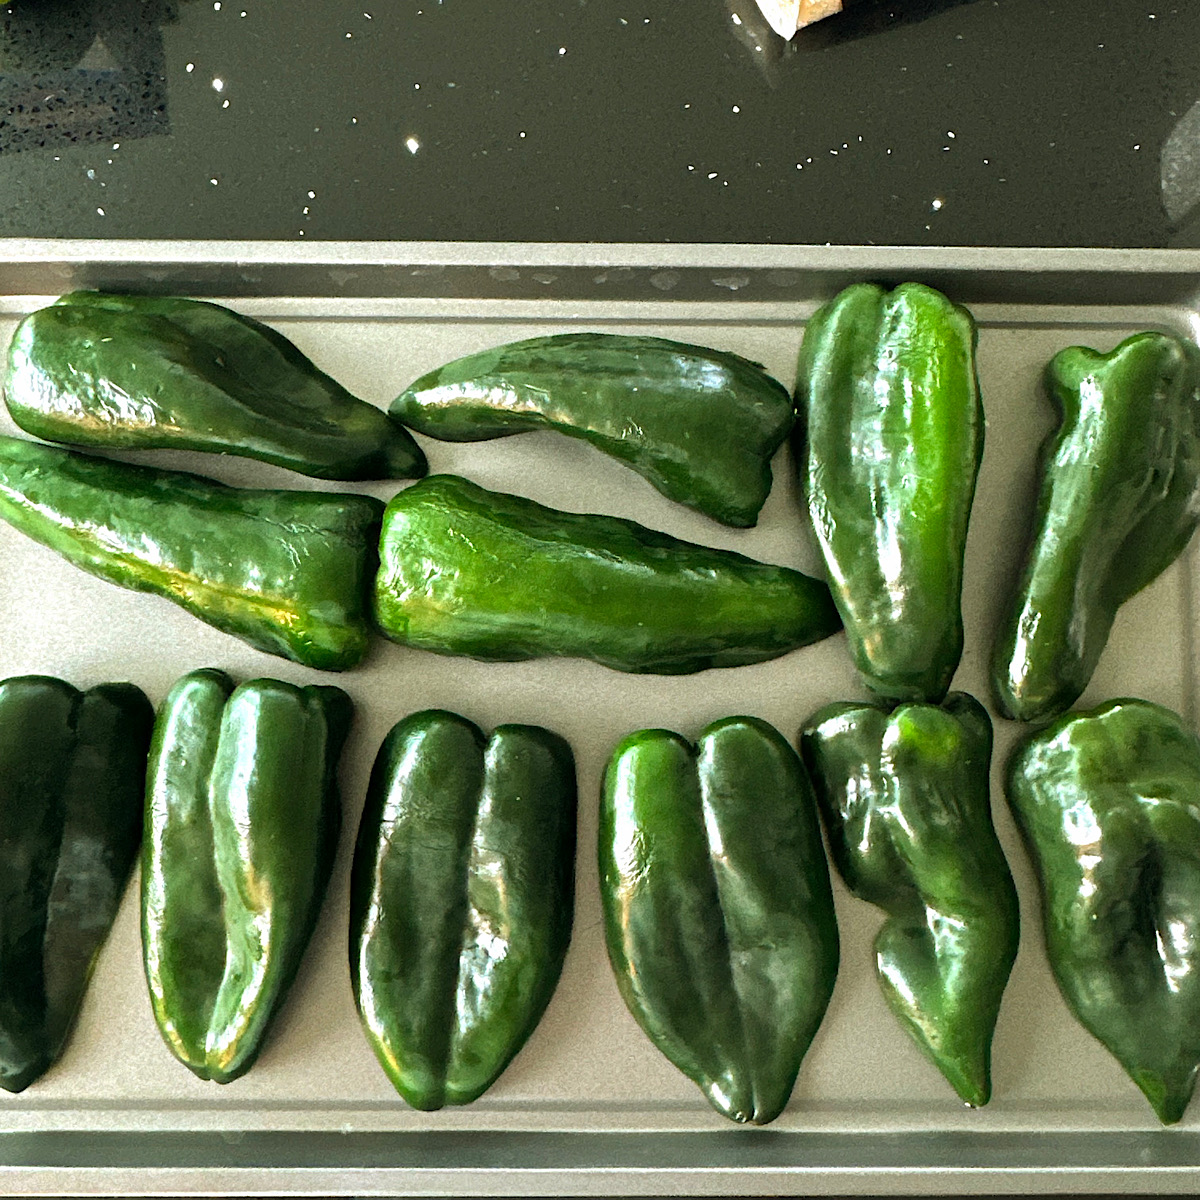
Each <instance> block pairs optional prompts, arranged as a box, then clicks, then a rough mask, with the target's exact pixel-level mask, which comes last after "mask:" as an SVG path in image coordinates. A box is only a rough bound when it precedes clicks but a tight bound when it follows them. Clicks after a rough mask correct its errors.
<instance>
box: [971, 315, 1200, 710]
mask: <svg viewBox="0 0 1200 1200" xmlns="http://www.w3.org/2000/svg"><path fill="white" fill-rule="evenodd" d="M1046 386H1047V389H1048V391H1049V393H1050V397H1051V399H1052V400H1053V401H1054V404H1055V407H1056V409H1057V410H1058V414H1059V417H1060V424H1059V427H1058V429H1057V430H1056V431H1055V432H1054V433H1053V434H1051V436H1050V438H1049V439H1048V441H1047V442H1046V444H1045V445H1044V446H1043V447H1042V485H1041V493H1040V495H1039V497H1038V504H1037V513H1036V516H1035V518H1034V526H1033V533H1032V540H1031V544H1030V548H1029V552H1028V556H1027V559H1026V562H1025V567H1024V570H1023V572H1022V575H1021V581H1020V583H1019V585H1018V587H1017V590H1016V595H1015V597H1014V599H1013V602H1012V606H1011V609H1010V611H1009V613H1008V616H1007V618H1006V620H1005V622H1004V624H1003V626H1002V627H1001V631H1000V635H999V638H998V640H997V643H996V650H995V656H994V661H993V680H994V683H995V689H996V696H997V700H998V702H999V704H1000V708H1001V709H1002V711H1003V712H1004V713H1005V715H1006V716H1010V717H1014V718H1016V719H1018V720H1021V721H1035V720H1039V719H1042V718H1045V717H1052V716H1054V715H1055V714H1057V713H1060V712H1063V711H1064V710H1066V709H1067V708H1069V707H1070V706H1071V705H1072V704H1073V703H1074V702H1075V700H1077V699H1078V698H1079V696H1080V695H1082V693H1083V690H1084V688H1086V687H1087V685H1088V681H1089V680H1090V679H1091V677H1092V672H1093V671H1094V670H1095V669H1096V663H1097V662H1098V661H1099V659H1100V655H1101V653H1102V651H1103V650H1104V646H1105V644H1106V643H1107V641H1108V635H1109V631H1110V630H1111V629H1112V623H1113V619H1114V618H1115V617H1116V614H1117V609H1119V608H1120V607H1121V605H1122V604H1124V603H1125V601H1126V600H1128V599H1129V597H1130V596H1132V595H1133V594H1134V593H1135V592H1139V591H1141V589H1142V588H1144V587H1145V586H1146V585H1147V584H1148V583H1150V582H1151V581H1152V580H1153V579H1155V578H1156V577H1157V576H1158V575H1160V574H1161V573H1162V572H1163V571H1164V570H1166V568H1167V567H1168V566H1170V565H1171V563H1173V562H1174V561H1175V559H1176V558H1177V557H1178V556H1179V554H1180V552H1181V551H1182V550H1183V548H1184V546H1186V545H1187V543H1188V541H1189V539H1190V538H1191V536H1192V533H1193V531H1194V530H1195V528H1196V523H1197V521H1198V520H1200V354H1198V353H1197V350H1196V347H1195V346H1192V345H1190V344H1189V343H1185V342H1183V341H1181V340H1180V339H1179V338H1175V337H1169V336H1168V335H1166V334H1162V333H1139V334H1136V335H1134V336H1133V337H1131V338H1128V339H1127V340H1126V341H1124V342H1122V343H1121V344H1120V345H1119V346H1118V347H1117V348H1116V349H1115V350H1114V351H1112V353H1111V354H1098V353H1097V352H1096V351H1095V350H1088V349H1085V348H1084V347H1082V346H1072V347H1070V348H1069V349H1067V350H1063V351H1062V352H1061V353H1059V354H1057V355H1055V356H1054V358H1053V359H1052V360H1051V361H1050V364H1049V366H1048V367H1047V369H1046Z"/></svg>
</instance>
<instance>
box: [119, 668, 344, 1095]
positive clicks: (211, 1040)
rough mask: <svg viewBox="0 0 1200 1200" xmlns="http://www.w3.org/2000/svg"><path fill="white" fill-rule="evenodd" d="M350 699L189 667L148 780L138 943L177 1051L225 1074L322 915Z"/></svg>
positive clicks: (191, 1063) (232, 1074)
mask: <svg viewBox="0 0 1200 1200" xmlns="http://www.w3.org/2000/svg"><path fill="white" fill-rule="evenodd" d="M350 718H351V704H350V699H349V697H348V696H347V695H346V693H345V692H343V691H341V689H339V688H333V687H304V688H298V687H294V686H293V685H291V684H289V683H282V682H280V681H279V680H276V679H256V680H252V681H250V682H248V683H244V684H242V685H241V686H240V687H237V688H235V687H234V685H233V680H231V679H230V678H229V676H227V675H225V674H224V673H223V672H221V671H215V670H200V671H194V672H192V673H191V674H190V675H185V676H184V677H183V678H182V679H180V680H179V681H178V682H177V683H176V684H175V686H174V687H173V688H172V689H171V692H170V694H169V695H168V696H167V699H166V700H165V701H164V702H163V705H162V707H161V709H160V710H159V713H158V717H157V720H156V722H155V726H154V739H153V743H152V745H151V749H150V766H149V771H148V774H147V781H146V809H145V839H144V843H143V847H142V950H143V957H144V963H145V970H146V982H147V984H148V985H149V989H150V1003H151V1007H152V1008H153V1010H154V1019H155V1021H156V1022H157V1023H158V1028H159V1032H161V1034H162V1036H163V1040H164V1041H165V1042H166V1043H167V1045H168V1047H169V1048H170V1050H171V1053H172V1054H174V1055H175V1057H176V1058H178V1059H179V1061H180V1062H182V1063H183V1064H184V1065H185V1066H186V1067H188V1068H189V1069H190V1070H192V1071H193V1072H194V1073H195V1074H196V1075H198V1076H199V1077H200V1078H201V1079H211V1080H214V1081H215V1082H217V1083H228V1082H230V1080H233V1079H236V1078H237V1077H238V1076H239V1075H242V1074H244V1073H245V1072H246V1071H248V1070H249V1069H250V1067H251V1066H252V1065H253V1063H254V1060H255V1058H257V1056H258V1053H259V1051H260V1049H261V1048H262V1044H263V1040H264V1038H265V1037H266V1034H267V1030H268V1027H269V1025H270V1023H271V1021H272V1019H273V1017H274V1016H275V1013H276V1012H277V1011H278V1009H279V1006H280V1005H281V1004H282V1002H283V999H284V997H285V996H286V995H287V991H288V988H289V987H290V986H291V983H292V980H293V978H294V977H295V974H296V970H297V968H298V967H299V965H300V960H301V957H302V956H303V954H304V950H305V947H306V946H307V945H308V939H309V936H310V935H311V933H312V930H313V926H314V925H315V924H316V921H317V915H318V913H319V912H320V909H321V901H322V899H323V898H324V895H325V887H326V884H327V883H328V881H329V873H330V870H331V869H332V867H333V858H334V853H335V851H336V849H337V840H338V830H339V828H340V825H341V802H340V800H339V797H338V790H337V764H338V759H339V757H340V756H341V751H342V745H343V743H344V742H345V739H346V734H347V731H348V730H349V727H350Z"/></svg>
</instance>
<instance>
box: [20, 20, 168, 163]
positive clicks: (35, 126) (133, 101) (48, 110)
mask: <svg viewBox="0 0 1200 1200" xmlns="http://www.w3.org/2000/svg"><path fill="white" fill-rule="evenodd" d="M180 2H182V3H187V2H188V0H180ZM177 10H178V4H177V3H176V2H175V0H44V2H42V3H37V4H32V3H23V4H22V3H13V4H11V5H9V7H8V8H7V10H6V11H5V13H4V14H3V17H2V19H0V154H12V153H17V152H20V151H23V150H44V149H48V148H60V147H65V146H71V145H78V144H81V143H88V142H105V141H111V140H113V139H124V140H131V139H133V138H140V137H147V136H149V135H150V134H155V133H166V132H168V130H169V128H170V126H169V121H168V117H167V91H166V74H165V64H164V57H163V41H162V26H163V25H164V24H166V23H168V22H170V21H174V20H175V19H176V18H177V15H178V12H177Z"/></svg>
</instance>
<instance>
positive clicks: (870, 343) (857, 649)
mask: <svg viewBox="0 0 1200 1200" xmlns="http://www.w3.org/2000/svg"><path fill="white" fill-rule="evenodd" d="M976 340H977V334H976V329H975V322H974V320H973V319H972V318H971V314H970V313H969V312H967V310H966V309H965V308H960V307H959V306H958V305H956V304H951V303H950V301H949V300H947V299H946V297H945V296H943V295H942V294H941V293H940V292H935V291H934V290H933V289H932V288H928V287H925V286H924V285H922V284H919V283H906V284H902V285H901V286H900V287H898V288H896V290H895V291H893V292H886V291H884V289H883V288H880V287H877V286H876V285H874V284H869V283H859V284H855V285H853V286H852V287H848V288H847V289H846V290H845V291H844V292H842V293H840V294H839V295H838V296H837V297H836V298H835V299H834V300H832V301H831V302H830V303H829V304H827V305H825V307H824V308H822V309H821V310H820V311H819V312H817V313H816V315H815V316H813V317H812V319H811V320H810V321H809V322H808V325H807V326H806V328H805V330H804V343H803V346H802V347H801V350H800V367H799V374H798V376H797V382H796V402H797V407H798V408H799V410H800V415H801V421H800V423H799V424H798V425H797V446H796V459H797V462H798V463H799V464H801V472H802V476H803V482H804V488H805V493H806V495H807V498H808V510H809V514H810V515H811V517H812V523H813V528H814V529H815V530H816V534H817V540H818V541H819V542H820V545H821V551H822V553H823V554H824V556H825V565H826V568H827V569H828V572H829V578H830V582H831V586H832V588H833V595H834V599H835V600H836V601H837V605H838V610H839V611H840V612H841V614H842V620H843V621H844V622H845V624H846V634H847V637H848V639H849V644H850V652H851V654H852V656H853V658H854V663H855V665H856V666H857V667H858V669H859V671H860V672H861V673H862V676H863V679H864V681H865V682H866V684H867V686H868V687H869V688H870V689H871V690H872V691H873V692H875V693H877V694H878V695H880V696H882V697H885V698H886V699H889V700H930V701H937V700H940V699H941V698H942V697H943V696H944V695H945V694H946V689H947V688H948V687H949V686H950V681H951V679H952V678H953V676H954V671H955V668H956V667H957V666H958V661H959V658H960V657H961V656H962V648H963V625H962V604H961V597H962V574H963V555H964V553H965V551H966V544H967V523H968V520H969V518H970V515H971V502H972V500H973V498H974V495H975V477H976V475H977V473H978V471H979V462H980V459H981V457H982V455H983V408H982V406H981V404H980V401H979V385H978V382H977V380H976V375H975V343H976ZM801 440H803V442H804V444H803V445H802V444H801Z"/></svg>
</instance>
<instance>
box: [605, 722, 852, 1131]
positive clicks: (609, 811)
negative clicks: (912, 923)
mask: <svg viewBox="0 0 1200 1200" xmlns="http://www.w3.org/2000/svg"><path fill="white" fill-rule="evenodd" d="M599 848H600V889H601V897H602V900H603V903H604V925H605V934H606V937H607V941H608V955H609V959H610V960H611V962H612V967H613V971H614V972H615V973H616V978H617V986H618V987H619V988H620V991H621V995H622V997H623V998H624V1000H625V1003H626V1004H627V1005H628V1006H629V1011H630V1012H631V1013H632V1014H633V1015H634V1017H635V1018H636V1020H637V1022H638V1024H639V1025H640V1026H641V1027H642V1029H643V1030H645V1032H646V1034H647V1035H648V1036H649V1038H650V1040H651V1041H652V1042H653V1043H654V1044H655V1045H656V1046H657V1047H658V1048H659V1049H660V1050H661V1051H662V1052H663V1053H664V1054H665V1055H666V1056H667V1057H668V1058H669V1059H670V1060H671V1061H672V1062H673V1063H674V1064H675V1065H676V1066H677V1067H678V1068H679V1069H680V1070H681V1071H682V1072H683V1073H684V1074H685V1075H687V1076H688V1077H689V1078H691V1079H692V1080H694V1081H695V1082H696V1083H697V1084H698V1085H699V1086H700V1088H701V1090H702V1091H703V1092H704V1094H705V1096H707V1097H708V1100H709V1102H710V1103H711V1104H712V1105H713V1107H714V1108H716V1110H717V1111H718V1112H720V1113H723V1114H724V1115H725V1116H727V1117H730V1118H731V1119H733V1120H735V1121H751V1122H753V1123H755V1124H757V1125H762V1124H765V1123H766V1122H768V1121H772V1120H774V1119H775V1117H777V1116H778V1115H779V1114H780V1113H781V1112H782V1111H783V1108H784V1106H785V1105H786V1104H787V1102H788V1097H789V1096H790V1095H791V1091H792V1085H793V1084H794V1083H795V1081H796V1075H797V1073H798V1071H799V1069H800V1062H801V1060H802V1059H803V1058H804V1055H805V1053H806V1052H807V1050H808V1047H809V1044H810V1043H811V1042H812V1039H813V1037H814V1036H815V1035H816V1032H817V1028H818V1027H819V1026H820V1024H821V1018H822V1017H823V1016H824V1015H825V1009H826V1007H827V1006H828V1004H829V997H830V995H831V994H832V992H833V984H834V980H835V978H836V977H837V968H838V933H837V923H836V920H835V917H834V912H833V895H832V892H831V891H830V886H829V869H828V867H827V866H826V863H825V851H824V849H823V848H822V846H821V831H820V827H819V824H818V821H817V814H816V804H815V802H814V800H813V796H812V789H811V787H810V785H809V782H808V777H807V775H806V773H805V771H804V767H803V766H802V765H801V763H800V760H799V758H798V757H797V756H796V752H795V751H794V750H793V749H792V748H791V747H790V746H789V745H788V744H787V742H786V741H785V740H784V739H783V738H782V737H781V736H780V735H779V733H778V732H777V731H776V730H775V729H773V728H772V727H771V726H770V725H768V724H766V723H765V722H763V721H757V720H755V719H754V718H752V717H729V718H727V719H725V720H723V721H717V722H716V723H715V724H713V725H710V726H709V727H708V728H707V729H705V730H704V731H703V732H702V733H701V735H700V738H699V739H698V741H697V742H696V744H695V745H692V744H691V743H690V742H687V741H685V740H684V739H683V738H681V737H680V736H679V735H678V734H675V733H669V732H667V731H666V730H663V729H647V730H642V731H641V732H639V733H634V734H631V735H630V736H629V737H627V738H625V739H624V741H622V742H621V743H620V744H619V745H618V746H617V748H616V750H615V751H614V752H613V756H612V759H611V761H610V762H609V765H608V769H607V770H606V772H605V775H604V789H603V795H602V800H601V807H600V846H599Z"/></svg>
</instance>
